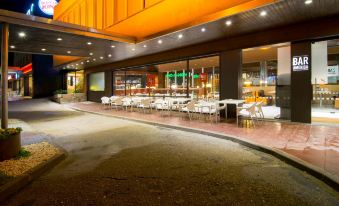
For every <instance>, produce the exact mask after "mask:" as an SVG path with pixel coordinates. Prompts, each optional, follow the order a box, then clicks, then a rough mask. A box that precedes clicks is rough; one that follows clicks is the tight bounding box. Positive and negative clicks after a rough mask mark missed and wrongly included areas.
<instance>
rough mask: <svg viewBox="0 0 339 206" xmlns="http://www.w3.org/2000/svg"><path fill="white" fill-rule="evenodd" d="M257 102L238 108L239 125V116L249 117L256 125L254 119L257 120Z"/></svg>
mask: <svg viewBox="0 0 339 206" xmlns="http://www.w3.org/2000/svg"><path fill="white" fill-rule="evenodd" d="M255 105H256V103H253V104H252V105H251V106H249V107H238V108H237V125H239V118H244V119H249V120H251V122H252V124H253V127H255V123H254V121H257V120H258V118H257V113H256V111H255V108H256V107H255Z"/></svg>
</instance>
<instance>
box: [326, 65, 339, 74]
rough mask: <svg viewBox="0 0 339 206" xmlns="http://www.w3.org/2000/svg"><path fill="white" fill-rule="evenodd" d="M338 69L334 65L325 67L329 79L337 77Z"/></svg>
mask: <svg viewBox="0 0 339 206" xmlns="http://www.w3.org/2000/svg"><path fill="white" fill-rule="evenodd" d="M338 70H339V67H338V65H334V66H328V67H327V71H328V72H327V73H328V76H329V77H336V76H339V72H338Z"/></svg>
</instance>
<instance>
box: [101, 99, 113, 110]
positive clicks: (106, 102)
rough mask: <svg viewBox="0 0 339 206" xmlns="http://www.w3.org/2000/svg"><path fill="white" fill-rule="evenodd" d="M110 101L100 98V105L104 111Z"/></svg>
mask: <svg viewBox="0 0 339 206" xmlns="http://www.w3.org/2000/svg"><path fill="white" fill-rule="evenodd" d="M110 103H111V101H110V98H109V97H101V104H102V106H103V109H105V107H109V105H110Z"/></svg>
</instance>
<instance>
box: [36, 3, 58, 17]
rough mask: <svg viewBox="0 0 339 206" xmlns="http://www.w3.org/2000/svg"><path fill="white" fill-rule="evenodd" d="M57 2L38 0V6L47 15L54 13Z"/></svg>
mask: <svg viewBox="0 0 339 206" xmlns="http://www.w3.org/2000/svg"><path fill="white" fill-rule="evenodd" d="M57 4H58V2H57V1H56V0H39V8H40V9H41V11H42V12H44V13H45V14H47V15H53V14H54V7H55V6H56V5H57Z"/></svg>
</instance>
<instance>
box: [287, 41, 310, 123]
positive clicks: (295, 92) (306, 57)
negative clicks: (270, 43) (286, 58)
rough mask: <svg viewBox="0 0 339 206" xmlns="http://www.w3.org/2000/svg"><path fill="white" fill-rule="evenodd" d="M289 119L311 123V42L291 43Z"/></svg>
mask: <svg viewBox="0 0 339 206" xmlns="http://www.w3.org/2000/svg"><path fill="white" fill-rule="evenodd" d="M291 58H292V61H291V62H292V65H291V121H292V122H302V123H311V101H312V84H311V71H312V70H311V62H312V61H311V42H309V41H306V42H298V43H292V44H291Z"/></svg>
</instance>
